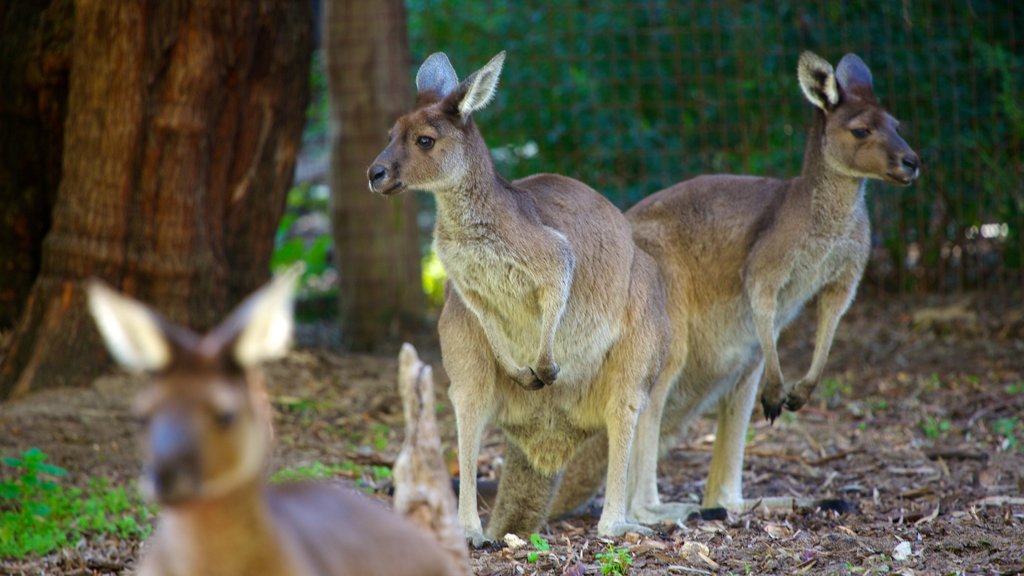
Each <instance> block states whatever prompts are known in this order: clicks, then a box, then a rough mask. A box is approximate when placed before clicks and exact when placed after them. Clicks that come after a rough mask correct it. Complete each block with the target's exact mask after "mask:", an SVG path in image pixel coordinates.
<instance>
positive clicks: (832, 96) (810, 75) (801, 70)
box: [797, 52, 839, 112]
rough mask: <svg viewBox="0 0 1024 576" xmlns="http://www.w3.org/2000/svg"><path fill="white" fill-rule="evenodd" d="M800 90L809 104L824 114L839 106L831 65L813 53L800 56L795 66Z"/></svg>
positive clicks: (834, 76) (837, 90)
mask: <svg viewBox="0 0 1024 576" xmlns="http://www.w3.org/2000/svg"><path fill="white" fill-rule="evenodd" d="M797 78H799V79H800V89H801V90H803V91H804V96H806V97H807V100H808V101H810V103H811V104H814V105H815V106H817V107H818V108H821V109H822V110H824V111H825V112H831V111H832V110H833V109H834V108H835V107H836V105H837V104H839V89H838V87H837V86H836V75H835V72H834V71H833V70H832V65H831V64H829V63H828V62H827V61H826V60H825V59H824V58H822V57H821V56H818V55H817V54H815V53H813V52H804V53H803V54H801V55H800V63H799V64H798V65H797Z"/></svg>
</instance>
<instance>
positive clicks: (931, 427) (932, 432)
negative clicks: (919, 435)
mask: <svg viewBox="0 0 1024 576" xmlns="http://www.w3.org/2000/svg"><path fill="white" fill-rule="evenodd" d="M949 427H950V422H949V420H946V419H945V418H943V419H941V420H939V419H936V418H933V417H931V416H927V417H925V419H924V420H922V421H921V431H922V432H924V435H925V436H927V437H928V438H931V439H932V440H937V439H938V438H941V437H942V436H945V435H946V433H947V432H949Z"/></svg>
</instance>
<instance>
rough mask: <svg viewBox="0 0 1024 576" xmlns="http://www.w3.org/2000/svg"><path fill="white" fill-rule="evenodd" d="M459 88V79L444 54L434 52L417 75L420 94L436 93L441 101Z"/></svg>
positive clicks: (421, 66) (417, 89) (417, 90)
mask: <svg viewBox="0 0 1024 576" xmlns="http://www.w3.org/2000/svg"><path fill="white" fill-rule="evenodd" d="M458 86H459V77H458V75H456V74H455V68H452V63H451V62H450V61H449V60H448V56H447V55H445V53H444V52H434V53H433V54H431V55H430V56H428V57H427V59H426V60H424V61H423V64H422V65H420V70H419V72H417V73H416V92H417V93H418V94H423V93H426V92H434V93H436V94H437V98H438V99H439V100H440V99H443V98H444V97H445V96H447V95H449V94H451V93H452V92H454V91H455V88H457V87H458Z"/></svg>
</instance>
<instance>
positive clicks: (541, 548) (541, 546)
mask: <svg viewBox="0 0 1024 576" xmlns="http://www.w3.org/2000/svg"><path fill="white" fill-rule="evenodd" d="M530 543H531V544H533V550H530V551H529V552H527V554H526V561H527V562H536V561H537V560H538V559H539V558H540V553H541V552H547V551H548V550H550V549H551V545H550V544H548V541H547V540H545V539H544V537H543V536H541V535H540V534H537V533H536V532H534V533H533V534H530Z"/></svg>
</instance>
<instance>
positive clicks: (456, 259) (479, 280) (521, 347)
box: [434, 238, 541, 364]
mask: <svg viewBox="0 0 1024 576" xmlns="http://www.w3.org/2000/svg"><path fill="white" fill-rule="evenodd" d="M434 246H435V250H437V253H438V256H439V257H440V259H441V262H442V264H444V267H445V270H446V271H447V273H448V277H449V278H450V279H451V280H452V282H453V283H454V285H455V289H456V290H458V292H459V295H460V296H462V299H463V301H464V302H465V303H466V305H467V306H468V307H469V309H470V310H471V311H472V312H473V314H474V315H475V316H476V317H477V319H478V320H479V321H480V323H481V324H482V325H483V326H484V327H485V330H486V332H487V335H488V338H489V339H490V340H491V345H492V346H493V347H495V348H497V349H500V350H501V351H502V352H504V353H505V354H506V355H507V356H508V357H509V358H511V359H513V360H514V361H516V362H519V363H521V364H526V363H527V362H530V361H532V360H533V359H534V358H533V356H534V355H535V354H536V352H537V343H538V340H539V338H540V315H541V310H540V306H539V304H538V295H537V292H536V287H535V286H534V283H533V282H532V281H531V279H530V276H529V273H528V269H527V265H528V264H527V263H526V262H525V261H523V259H522V257H521V256H519V255H517V254H515V253H514V252H513V251H512V250H511V249H509V247H508V246H507V245H505V244H504V243H502V242H501V241H500V240H497V239H493V238H481V239H479V240H475V241H457V242H456V241H450V240H442V239H438V240H436V241H435V243H434Z"/></svg>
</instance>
